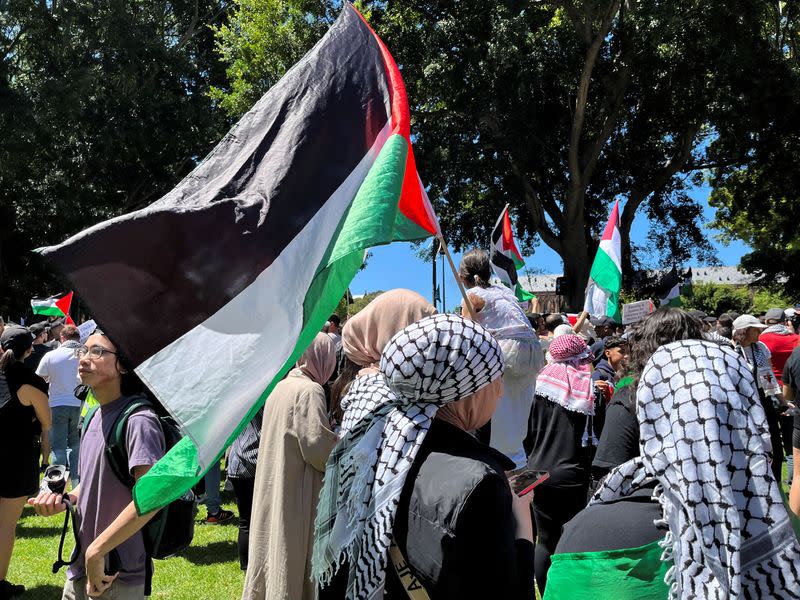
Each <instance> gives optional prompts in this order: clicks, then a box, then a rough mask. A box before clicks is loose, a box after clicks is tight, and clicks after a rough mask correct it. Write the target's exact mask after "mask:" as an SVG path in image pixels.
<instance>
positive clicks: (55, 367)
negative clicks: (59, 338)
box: [36, 344, 81, 408]
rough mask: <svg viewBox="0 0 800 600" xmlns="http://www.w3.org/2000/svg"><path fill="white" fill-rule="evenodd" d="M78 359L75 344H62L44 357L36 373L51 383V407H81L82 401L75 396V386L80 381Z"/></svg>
mask: <svg viewBox="0 0 800 600" xmlns="http://www.w3.org/2000/svg"><path fill="white" fill-rule="evenodd" d="M70 346H71V347H70ZM78 361H79V359H78V358H76V357H75V346H74V345H73V344H67V345H65V346H60V347H58V348H56V349H55V350H51V351H50V352H48V353H47V354H45V355H44V356H43V357H42V361H41V362H40V363H39V367H38V368H37V369H36V374H37V375H39V376H40V377H44V378H45V379H46V380H47V382H48V383H49V384H50V390H49V393H48V394H49V396H50V407H51V408H54V407H56V406H77V407H80V405H81V401H80V400H78V399H77V398H76V397H75V386H76V385H78V384H79V383H80V379H78Z"/></svg>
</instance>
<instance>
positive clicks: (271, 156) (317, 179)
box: [43, 10, 390, 364]
mask: <svg viewBox="0 0 800 600" xmlns="http://www.w3.org/2000/svg"><path fill="white" fill-rule="evenodd" d="M389 103H390V98H389V88H388V81H387V76H386V72H385V68H384V63H383V57H382V56H381V52H380V48H379V46H378V43H377V41H376V39H375V37H374V36H373V35H372V33H371V32H370V31H369V29H368V27H367V26H366V24H365V23H364V22H363V21H362V20H361V19H360V18H359V16H358V14H357V13H356V11H354V10H343V11H342V12H341V15H340V17H339V18H338V19H337V21H336V22H335V23H334V25H333V26H332V27H331V29H330V31H329V32H328V33H327V35H326V36H325V37H324V38H323V39H322V40H321V41H320V42H319V43H318V44H317V45H316V46H315V47H314V48H313V49H312V50H311V51H310V52H309V54H308V55H306V57H305V58H304V59H303V60H301V61H300V62H299V63H298V64H297V65H295V67H293V68H292V69H291V70H290V71H289V72H288V73H287V74H286V76H285V77H284V78H283V79H281V80H280V81H279V82H278V83H277V84H276V85H275V86H274V87H273V88H272V89H270V90H269V91H268V92H267V93H266V94H265V96H264V97H263V98H262V99H261V100H260V101H259V102H258V103H257V104H256V105H255V106H254V107H253V109H251V110H250V112H248V113H247V114H246V115H245V116H244V117H243V118H242V119H241V120H240V122H239V123H238V124H237V126H236V127H234V129H233V130H232V131H231V132H230V133H229V134H228V135H227V136H226V137H225V138H224V139H223V140H222V141H221V142H220V144H219V145H218V146H217V147H216V148H215V149H214V150H213V151H212V152H211V154H210V155H209V156H208V157H207V158H206V159H205V161H204V162H203V163H201V164H200V165H199V166H198V167H197V168H196V169H195V170H194V171H193V172H192V174H190V175H189V176H188V177H187V178H186V179H184V180H183V181H182V182H181V183H180V184H179V185H178V187H177V188H175V189H174V190H173V191H172V192H170V193H169V194H167V195H166V196H164V197H163V198H161V199H160V200H158V201H156V202H155V203H154V204H152V205H150V206H149V207H147V208H145V209H143V210H140V211H137V212H134V213H131V214H128V215H124V216H121V217H118V218H116V219H112V220H110V221H106V222H104V223H101V224H99V225H97V226H95V227H94V228H91V229H89V230H87V231H86V232H83V233H81V234H78V235H77V236H75V237H73V238H71V239H69V240H67V241H66V242H64V243H63V244H62V245H60V246H56V247H52V248H48V249H45V250H44V251H43V253H44V254H45V255H46V256H47V257H48V258H49V259H50V260H52V261H53V263H54V264H55V265H56V267H57V268H58V269H60V270H61V271H63V272H64V273H65V274H66V275H67V276H68V277H69V279H70V280H71V281H72V282H73V283H74V285H75V289H76V290H77V292H78V294H79V295H80V296H81V299H82V300H83V301H85V302H86V303H87V304H88V305H89V307H90V308H91V310H92V313H93V316H94V317H95V319H96V320H97V321H98V323H101V324H102V325H103V328H104V329H105V330H106V331H108V332H109V334H110V335H111V336H112V337H113V338H114V339H115V341H116V342H117V343H118V344H120V345H121V346H122V348H124V349H125V351H126V352H127V353H128V354H129V355H130V357H131V359H132V360H133V361H134V363H135V364H139V363H141V362H142V361H143V360H145V359H146V358H148V357H149V356H152V355H153V354H155V353H156V352H157V351H158V350H160V349H161V348H163V347H165V346H166V345H168V344H169V343H171V342H172V341H174V340H175V339H177V338H178V337H180V336H181V335H183V334H184V333H186V332H187V331H190V330H191V329H192V328H194V327H195V326H197V325H198V324H200V323H202V322H203V321H205V320H206V319H207V318H208V317H209V316H211V315H212V314H214V313H215V312H217V311H218V310H219V309H220V308H222V307H223V306H224V305H225V304H227V303H228V302H229V301H230V300H231V299H233V298H234V297H235V296H237V295H238V294H239V293H240V292H241V291H242V290H243V289H244V288H246V287H247V286H248V285H250V284H251V283H252V282H253V281H254V280H255V279H256V277H258V275H259V274H260V273H261V272H263V271H264V270H265V269H266V268H267V267H269V265H270V264H271V263H272V262H273V260H275V258H276V257H277V256H278V255H279V254H280V253H281V251H282V250H283V249H284V248H285V247H286V246H287V245H288V244H289V242H290V241H291V240H292V239H293V238H294V237H295V236H296V235H297V234H298V233H299V232H300V231H301V230H302V228H303V227H304V226H305V225H306V223H308V222H309V221H310V220H311V219H312V217H313V216H314V214H315V213H316V212H317V211H318V210H319V209H320V208H321V207H322V206H323V205H324V204H325V202H326V201H327V200H328V198H329V197H330V196H331V195H332V194H333V193H334V191H335V190H336V189H337V188H338V187H339V185H340V184H341V183H342V182H343V181H344V180H345V179H346V178H347V176H348V175H349V174H350V173H351V172H352V171H353V170H354V168H355V167H356V166H357V165H358V163H359V162H360V161H361V160H362V158H363V157H364V156H365V155H366V154H367V151H368V150H369V148H370V147H371V145H372V143H373V142H374V140H375V139H376V137H377V135H378V133H379V132H380V131H381V130H382V128H383V127H384V125H385V124H386V123H387V120H388V117H387V113H388V112H389V109H388V108H387V107H388V106H389ZM320 243H325V240H320Z"/></svg>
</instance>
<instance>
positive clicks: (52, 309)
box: [31, 305, 64, 317]
mask: <svg viewBox="0 0 800 600" xmlns="http://www.w3.org/2000/svg"><path fill="white" fill-rule="evenodd" d="M31 308H32V309H33V314H35V315H44V316H46V317H63V316H64V312H63V311H62V310H61V309H60V308H58V307H57V306H50V305H47V306H32V307H31Z"/></svg>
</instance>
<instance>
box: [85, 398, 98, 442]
mask: <svg viewBox="0 0 800 600" xmlns="http://www.w3.org/2000/svg"><path fill="white" fill-rule="evenodd" d="M98 408H100V405H99V404H95V405H94V406H92V407H91V408H89V410H88V411H87V412H86V416H85V417H83V424H82V426H81V439H83V436H84V435H86V430H87V429H89V421H91V420H92V417H93V416H94V413H96V412H97V409H98Z"/></svg>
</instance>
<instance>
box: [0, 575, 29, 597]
mask: <svg viewBox="0 0 800 600" xmlns="http://www.w3.org/2000/svg"><path fill="white" fill-rule="evenodd" d="M24 593H25V586H24V585H14V584H13V583H11V582H9V581H6V580H5V579H3V580H0V599H3V598H13V597H14V596H19V595H21V594H24Z"/></svg>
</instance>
